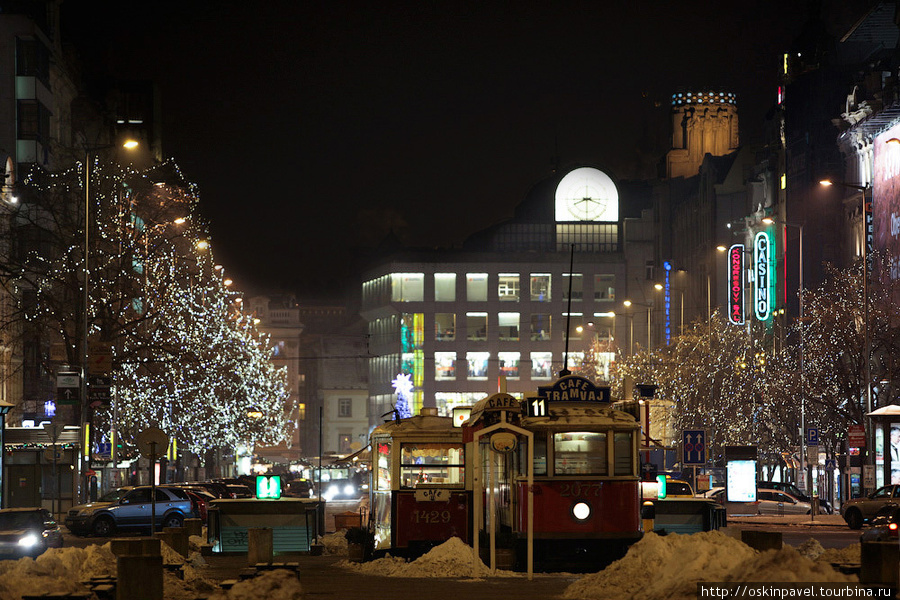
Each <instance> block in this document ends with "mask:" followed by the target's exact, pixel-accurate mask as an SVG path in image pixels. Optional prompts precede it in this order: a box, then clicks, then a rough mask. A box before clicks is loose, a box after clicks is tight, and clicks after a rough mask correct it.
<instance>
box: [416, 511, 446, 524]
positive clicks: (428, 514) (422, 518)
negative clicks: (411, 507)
mask: <svg viewBox="0 0 900 600" xmlns="http://www.w3.org/2000/svg"><path fill="white" fill-rule="evenodd" d="M413 520H414V521H415V522H416V523H449V522H450V511H449V510H417V511H413Z"/></svg>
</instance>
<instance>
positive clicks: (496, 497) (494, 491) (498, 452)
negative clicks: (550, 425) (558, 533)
mask: <svg viewBox="0 0 900 600" xmlns="http://www.w3.org/2000/svg"><path fill="white" fill-rule="evenodd" d="M494 435H498V434H494ZM501 435H502V436H503V437H501V438H498V439H495V438H494V437H493V436H488V437H487V439H482V440H479V443H480V444H481V448H480V452H479V454H480V457H481V477H482V481H483V482H484V502H483V504H482V508H483V510H484V520H483V523H484V527H485V532H484V535H487V534H488V532H490V530H491V522H492V521H493V520H496V528H497V529H496V531H497V533H498V534H500V535H501V536H503V537H505V536H506V535H508V534H509V535H511V534H515V523H516V518H515V515H516V511H517V506H516V504H517V502H518V498H517V496H518V494H517V493H516V484H517V481H518V480H519V479H520V478H523V477H525V475H524V474H523V473H524V471H523V469H524V468H525V467H524V465H523V464H522V457H524V456H527V446H526V443H527V442H526V441H525V440H524V439H519V438H518V437H517V436H515V434H512V433H510V432H502V434H501ZM510 442H512V443H510ZM492 501H493V505H492ZM492 506H493V509H492Z"/></svg>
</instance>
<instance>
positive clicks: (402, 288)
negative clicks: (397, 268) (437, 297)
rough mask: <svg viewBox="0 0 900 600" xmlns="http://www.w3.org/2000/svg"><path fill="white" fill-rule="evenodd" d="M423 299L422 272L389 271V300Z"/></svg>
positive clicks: (415, 300)
mask: <svg viewBox="0 0 900 600" xmlns="http://www.w3.org/2000/svg"><path fill="white" fill-rule="evenodd" d="M423 300H425V274H424V273H391V302H422V301H423Z"/></svg>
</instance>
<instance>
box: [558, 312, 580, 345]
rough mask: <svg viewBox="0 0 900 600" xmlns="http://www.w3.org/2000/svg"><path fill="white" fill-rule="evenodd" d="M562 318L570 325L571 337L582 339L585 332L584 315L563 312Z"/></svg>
mask: <svg viewBox="0 0 900 600" xmlns="http://www.w3.org/2000/svg"><path fill="white" fill-rule="evenodd" d="M561 318H562V320H563V321H564V322H565V323H566V324H567V325H568V327H569V339H570V340H580V339H581V337H582V335H583V334H584V317H583V316H582V315H581V313H572V314H570V315H567V314H566V313H563V316H562V317H561Z"/></svg>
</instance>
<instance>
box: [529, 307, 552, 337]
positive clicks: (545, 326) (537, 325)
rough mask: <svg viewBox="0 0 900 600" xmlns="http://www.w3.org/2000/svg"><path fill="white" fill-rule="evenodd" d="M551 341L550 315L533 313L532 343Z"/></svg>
mask: <svg viewBox="0 0 900 600" xmlns="http://www.w3.org/2000/svg"><path fill="white" fill-rule="evenodd" d="M549 339H550V315H549V314H547V313H532V315H531V341H532V342H537V341H543V340H549Z"/></svg>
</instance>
